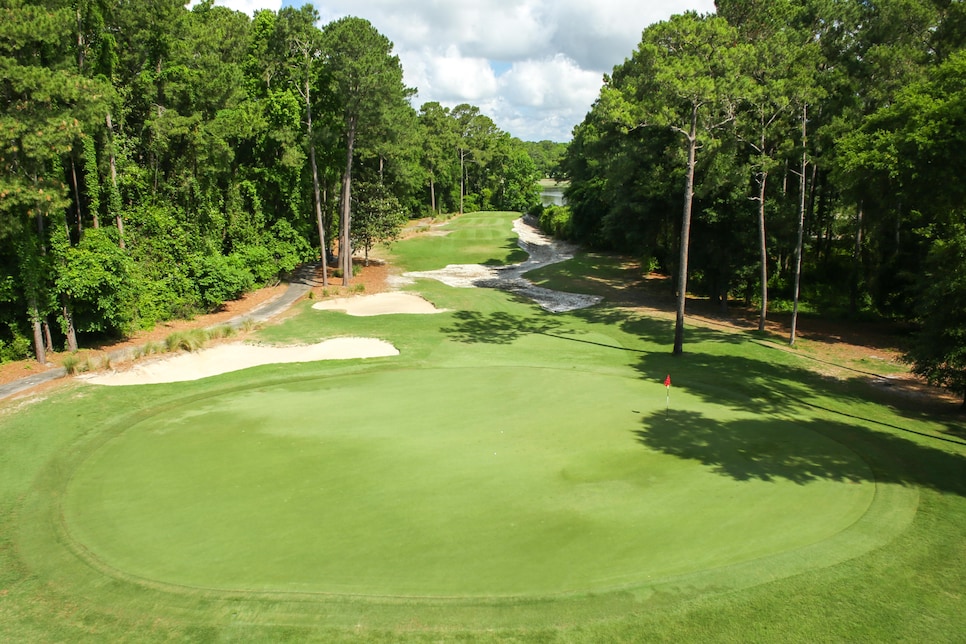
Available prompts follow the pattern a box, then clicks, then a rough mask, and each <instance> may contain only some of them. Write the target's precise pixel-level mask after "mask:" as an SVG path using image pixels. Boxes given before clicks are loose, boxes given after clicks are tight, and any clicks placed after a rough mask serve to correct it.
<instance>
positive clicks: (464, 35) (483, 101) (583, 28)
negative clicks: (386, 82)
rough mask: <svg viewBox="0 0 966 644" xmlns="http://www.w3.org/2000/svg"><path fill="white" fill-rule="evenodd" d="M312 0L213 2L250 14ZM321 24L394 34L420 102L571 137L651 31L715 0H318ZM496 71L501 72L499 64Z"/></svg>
mask: <svg viewBox="0 0 966 644" xmlns="http://www.w3.org/2000/svg"><path fill="white" fill-rule="evenodd" d="M306 1H307V0H284V2H281V3H280V2H279V1H272V0H216V2H217V4H224V5H226V6H230V7H232V8H234V9H238V10H240V11H244V12H245V13H247V14H249V15H251V13H252V11H254V10H255V9H258V8H267V9H273V10H277V9H278V8H279V6H280V4H285V5H293V6H301V5H302V4H304V2H306ZM313 1H314V3H315V6H316V7H317V8H318V10H319V14H320V16H321V19H322V21H321V22H322V24H323V25H324V24H326V23H328V22H331V21H332V20H335V19H338V18H341V17H344V16H347V15H354V16H359V17H362V18H366V19H367V20H369V21H370V22H371V23H372V24H373V25H374V26H375V28H376V29H378V30H379V31H380V33H382V34H384V35H385V36H387V37H388V38H389V39H390V40H392V41H393V43H394V45H395V51H396V53H397V54H399V57H400V60H401V61H402V63H403V70H404V72H405V75H406V83H407V85H409V86H410V87H415V88H416V89H418V90H419V94H418V96H417V97H416V98H415V99H414V106H415V107H419V105H421V104H422V103H424V102H426V101H439V102H440V103H442V104H444V105H448V106H453V105H456V104H458V103H472V104H473V105H477V106H478V107H479V108H480V109H481V110H482V111H483V112H484V113H485V114H487V115H489V116H490V117H491V118H493V120H494V121H495V122H496V123H497V125H498V126H499V127H500V128H501V129H503V130H506V131H507V132H509V133H510V134H512V135H513V136H516V137H519V138H521V139H525V140H542V139H552V140H556V141H566V140H569V139H570V135H571V130H572V129H573V127H574V125H576V124H577V123H579V122H580V121H581V120H582V119H583V117H584V115H585V114H586V113H587V111H588V110H589V109H590V106H591V104H592V103H593V101H594V99H595V98H596V97H597V93H598V92H599V90H600V85H601V80H602V77H603V75H604V74H605V73H609V72H610V71H612V69H613V67H614V66H615V65H618V64H620V63H622V62H623V61H624V59H625V58H627V57H629V56H630V55H631V53H632V52H633V51H634V49H635V48H636V47H637V45H638V43H639V42H640V39H641V33H642V32H643V31H644V29H645V28H646V27H647V26H648V25H650V24H652V23H654V22H658V21H660V20H665V19H667V18H668V17H670V16H671V15H673V14H677V13H683V12H685V11H698V12H700V13H709V12H712V11H714V1H713V0H644V1H642V0H594V1H593V2H588V1H587V0H477V1H476V2H467V3H462V2H453V1H452V0H313ZM494 68H495V69H497V70H499V71H494Z"/></svg>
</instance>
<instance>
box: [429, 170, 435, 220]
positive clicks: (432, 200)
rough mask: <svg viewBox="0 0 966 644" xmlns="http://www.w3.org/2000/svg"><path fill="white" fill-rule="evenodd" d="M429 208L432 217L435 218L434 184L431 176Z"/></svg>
mask: <svg viewBox="0 0 966 644" xmlns="http://www.w3.org/2000/svg"><path fill="white" fill-rule="evenodd" d="M429 207H430V209H431V210H432V212H433V216H434V217H435V216H436V182H435V181H434V180H433V177H432V175H430V177H429Z"/></svg>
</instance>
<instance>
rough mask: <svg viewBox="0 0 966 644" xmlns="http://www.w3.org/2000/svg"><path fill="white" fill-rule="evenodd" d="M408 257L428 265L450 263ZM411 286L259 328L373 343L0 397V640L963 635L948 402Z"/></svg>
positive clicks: (965, 460)
mask: <svg viewBox="0 0 966 644" xmlns="http://www.w3.org/2000/svg"><path fill="white" fill-rule="evenodd" d="M461 221H462V220H455V221H454V222H452V223H451V224H450V225H451V226H454V228H455V229H456V230H457V231H458V230H459V226H460V222H461ZM468 221H469V222H470V224H471V226H472V227H473V228H480V229H483V228H485V221H486V217H481V218H473V219H470V220H468ZM490 221H491V225H492V226H493V227H494V229H495V230H494V231H490V232H487V233H486V234H484V233H483V232H482V230H480V231H478V232H476V233H474V234H473V235H471V237H474V239H467V240H466V241H465V243H466V245H467V246H473V247H475V246H476V245H477V244H478V243H479V242H478V238H480V237H485V236H490V237H491V238H492V239H494V240H496V241H495V242H493V244H494V246H495V248H493V256H494V257H497V258H499V259H500V260H501V261H502V260H504V259H505V258H506V254H505V252H504V250H503V249H502V246H501V243H502V242H501V241H500V240H501V239H503V238H505V235H506V233H505V231H506V230H509V224H508V220H506V219H505V218H504V216H503V215H495V216H493V217H492V219H491V220H490ZM468 225H469V224H468ZM499 231H504V232H503V233H500V232H499ZM454 234H455V233H454ZM501 235H502V237H501ZM450 237H452V235H451V236H450ZM433 239H434V240H437V241H438V240H445V239H448V238H433ZM415 242H419V243H420V244H423V243H425V242H424V241H422V240H419V239H415V240H412V242H408V241H407V242H400V243H399V244H397V246H396V247H395V250H396V251H397V252H398V253H399V256H400V257H401V258H405V257H407V253H408V252H409V251H408V250H407V248H406V247H407V245H409V244H410V243H415ZM472 252H473V253H475V252H476V251H472ZM430 254H431V251H430V250H429V248H428V247H423V248H420V249H418V252H415V254H414V257H416V258H417V259H416V260H415V261H416V262H417V263H419V264H420V265H421V268H422V269H425V268H438V267H440V266H443V265H445V264H447V263H457V262H462V261H464V259H463V258H464V257H467V256H469V255H470V254H471V253H470V252H467V253H463V252H462V251H460V250H459V249H458V248H457V247H455V246H453V247H450V246H446V247H445V254H444V252H443V250H440V254H439V256H438V257H436V259H435V265H430V264H431V263H432V262H430V261H429V258H430ZM457 258H458V259H457ZM454 260H455V261H454ZM406 268H414V267H413V266H409V265H407V266H406ZM565 268H566V267H565ZM582 270H584V269H582ZM586 270H590V269H589V268H587V269H586ZM560 274H562V272H558V276H559V275H560ZM555 279H562V278H559V277H555ZM416 288H418V289H419V290H420V292H422V293H423V294H424V295H426V296H427V298H428V299H430V300H431V301H433V302H434V303H436V304H437V306H440V307H445V308H447V309H450V311H449V312H448V313H444V314H440V315H434V316H405V315H399V316H382V317H374V318H353V317H350V316H347V315H344V314H342V313H338V312H322V311H314V310H312V309H311V308H310V307H309V306H307V305H306V306H303V307H302V308H301V309H300V310H299V311H298V314H297V315H295V316H294V317H291V318H288V319H287V320H286V321H285V322H284V323H282V324H279V325H275V326H271V327H267V328H265V329H263V330H262V331H261V332H260V335H261V336H262V337H263V338H264V339H265V340H266V341H273V342H274V341H286V340H298V341H301V342H313V341H315V340H317V339H321V338H323V337H332V336H338V335H348V334H352V335H373V336H376V337H381V338H384V339H387V340H389V341H391V342H393V343H394V344H396V346H397V347H399V348H400V351H401V355H400V356H398V357H396V358H380V359H376V360H370V361H349V362H341V361H340V362H337V363H336V362H333V363H309V364H304V365H275V366H264V367H259V368H256V369H251V370H247V371H244V372H238V373H234V374H226V375H223V376H219V377H215V378H209V379H205V380H201V381H196V382H190V383H177V384H171V385H154V386H142V387H119V388H99V387H95V386H90V385H68V386H65V387H62V388H61V389H60V390H58V391H56V392H54V393H53V394H50V395H48V397H47V398H46V399H43V400H38V401H36V402H33V403H31V404H24V403H22V402H16V401H13V402H8V403H5V404H4V405H3V406H2V407H0V440H2V441H3V446H4V447H3V449H2V450H0V639H3V640H6V641H108V640H110V641H115V640H116V641H162V640H190V641H196V640H197V641H210V640H242V641H326V642H330V641H363V640H364V641H386V642H389V641H392V642H395V641H434V642H435V641H507V640H511V641H513V640H515V641H578V642H579V641H585V642H600V641H783V642H787V641H792V642H795V641H797V642H815V641H883V640H889V641H929V642H944V641H957V640H959V639H961V634H962V633H963V632H966V613H964V611H962V603H963V590H964V582H963V580H964V579H966V556H964V554H966V457H964V453H966V447H964V442H966V441H964V437H966V427H964V425H963V423H962V421H961V420H960V419H958V418H953V417H946V416H941V415H928V414H924V413H922V412H921V411H912V410H906V408H905V407H904V406H903V404H902V401H901V400H898V399H897V400H893V401H890V403H889V404H882V403H879V402H875V399H876V397H872V396H869V395H868V393H869V390H868V387H867V385H866V384H865V383H864V382H863V381H862V380H860V379H856V380H851V381H850V380H830V379H827V378H823V377H821V376H819V375H817V374H815V373H813V372H812V371H811V370H810V362H809V361H808V360H805V359H801V358H800V357H798V356H797V355H795V354H793V353H788V352H785V351H777V350H774V349H771V348H769V347H767V346H765V345H763V344H761V343H759V342H757V341H756V339H755V336H754V335H734V334H728V333H724V332H720V331H714V330H707V329H689V333H688V342H689V343H688V345H687V347H686V348H687V353H686V355H685V356H682V357H679V358H673V357H672V356H670V355H669V353H670V352H669V341H670V332H671V327H670V322H667V321H663V320H653V319H648V318H644V317H639V316H636V315H633V314H630V313H628V312H627V311H626V310H623V309H620V308H616V307H611V306H608V305H606V304H604V305H601V306H598V307H595V308H593V309H588V310H585V311H579V312H574V313H572V314H565V315H550V314H546V313H543V312H541V311H540V310H539V309H537V308H536V307H534V306H532V305H530V304H528V303H526V302H522V301H517V300H515V299H514V298H512V297H510V296H508V295H507V294H505V293H501V292H497V291H489V290H471V289H465V290H461V289H451V288H448V287H445V286H442V285H439V284H437V283H435V282H429V281H423V282H420V283H419V284H418V285H417V287H416ZM571 290H575V289H571ZM668 373H670V374H672V379H673V383H674V384H673V387H672V389H671V391H670V409H669V410H668V409H666V406H665V405H666V400H667V399H666V395H665V394H666V391H665V389H664V387H663V386H662V382H663V379H664V376H665V375H666V374H668ZM65 419H69V420H70V422H65ZM500 432H502V433H500ZM494 452H495V453H494Z"/></svg>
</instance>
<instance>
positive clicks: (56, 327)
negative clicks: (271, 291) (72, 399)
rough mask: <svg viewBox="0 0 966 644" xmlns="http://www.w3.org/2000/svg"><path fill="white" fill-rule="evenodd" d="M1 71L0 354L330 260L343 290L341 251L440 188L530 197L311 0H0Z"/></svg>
mask: <svg viewBox="0 0 966 644" xmlns="http://www.w3.org/2000/svg"><path fill="white" fill-rule="evenodd" d="M0 70H2V74H0V95H2V100H0V144H2V145H0V270H2V273H0V277H2V279H0V360H7V359H14V358H21V357H23V356H24V355H25V354H26V353H27V352H28V351H30V349H31V348H32V349H33V352H34V354H35V355H36V356H37V358H38V359H40V360H41V361H43V360H44V359H45V354H46V352H47V351H50V350H61V349H74V348H76V347H77V346H78V342H80V343H81V344H83V343H84V342H91V341H95V340H99V339H102V338H105V337H117V336H123V335H125V334H127V333H130V332H133V331H135V330H137V329H139V328H148V327H151V326H153V325H154V324H156V323H158V322H160V321H163V320H167V319H170V318H173V317H180V316H190V315H193V314H195V313H198V312H204V311H210V310H214V309H217V308H218V307H220V306H221V305H222V303H223V302H224V301H226V300H228V299H232V298H235V297H238V296H239V295H241V294H242V293H244V292H245V291H246V290H248V289H251V288H254V287H256V286H258V285H261V284H266V283H270V282H272V281H273V280H275V279H278V277H279V276H280V275H283V274H285V273H286V272H288V271H291V270H293V269H294V268H295V267H296V266H298V265H299V264H302V263H304V262H307V261H312V260H319V259H321V260H323V261H324V260H325V259H326V258H327V257H328V256H329V255H330V254H331V253H334V252H336V251H337V250H339V251H342V252H340V255H341V259H342V260H343V275H344V280H345V281H348V279H349V278H350V277H351V274H352V268H351V260H352V252H351V247H352V245H353V244H354V243H359V244H361V245H362V246H363V247H364V248H363V250H365V251H368V250H370V249H371V248H372V244H374V243H378V242H380V241H384V240H390V239H392V238H393V237H394V236H395V235H396V234H398V229H399V226H400V225H401V221H404V220H405V219H406V218H410V217H420V216H424V215H436V214H439V213H443V212H453V211H455V210H457V209H458V208H459V203H460V196H461V194H462V196H463V198H464V199H465V201H466V202H468V203H470V204H472V206H473V208H477V209H484V208H493V209H511V208H513V209H519V210H526V209H528V208H530V207H532V206H533V205H535V204H536V203H539V201H538V199H537V195H536V193H535V192H534V189H533V186H534V184H535V182H536V180H537V179H538V174H537V170H536V168H535V167H534V166H533V164H532V162H529V157H526V152H525V150H526V148H525V146H524V144H523V142H522V141H519V140H517V139H514V138H512V137H510V136H509V135H508V134H506V133H505V132H502V131H500V130H499V129H498V128H496V126H495V125H493V123H492V121H489V119H488V118H487V117H485V116H484V115H482V114H479V119H480V122H481V123H482V122H483V119H486V120H488V121H489V123H488V124H487V126H486V127H484V128H481V129H478V130H477V131H475V134H474V136H473V137H472V138H464V139H460V140H458V139H457V137H456V132H457V131H458V130H459V127H460V126H459V123H460V117H459V112H457V111H453V110H450V109H449V108H444V107H442V106H438V105H436V106H435V107H434V106H433V105H428V106H424V108H423V109H422V110H420V111H419V112H417V110H416V109H414V108H413V106H412V105H411V104H410V100H411V98H412V95H413V92H412V90H410V89H409V88H407V87H405V86H404V85H403V82H402V68H401V66H400V63H399V59H398V58H397V57H396V56H395V55H394V54H393V53H392V43H391V42H389V40H388V39H387V38H386V37H385V36H383V35H382V34H380V33H379V32H378V31H377V30H376V29H375V28H374V27H373V26H372V25H371V24H370V23H369V22H368V21H366V20H364V19H362V18H355V17H349V18H343V19H341V20H338V21H335V22H333V23H331V24H328V25H320V24H319V19H318V13H317V11H316V10H315V9H314V8H313V7H312V6H311V5H306V6H304V7H302V8H300V9H296V8H294V7H284V8H282V9H280V10H279V11H277V12H274V11H267V10H263V11H259V12H256V13H255V15H254V16H253V17H251V18H249V17H248V16H246V15H245V14H243V13H240V12H235V11H232V10H230V9H227V8H225V7H220V6H215V5H214V3H213V2H212V1H211V0H207V1H203V2H200V3H197V4H196V5H195V6H194V7H192V8H191V9H188V8H186V7H185V5H184V2H182V1H180V0H151V2H149V3H130V2H121V1H119V0H82V1H80V2H76V1H71V2H68V1H67V0H45V1H43V2H41V1H31V0H2V1H0ZM474 109H476V108H474ZM476 112H479V110H478V109H476ZM430 114H432V116H429V115H430ZM461 146H462V147H461ZM525 157H526V158H525ZM467 159H472V164H471V165H470V166H469V167H468V168H467V167H466V164H465V161H466V160H467ZM528 162H529V163H528ZM461 168H462V171H461ZM461 177H462V178H463V182H462V183H461ZM357 182H358V185H359V186H361V188H360V190H359V191H358V194H353V192H354V190H353V189H352V186H353V185H355V184H356V183H357ZM461 186H462V187H463V191H461ZM356 213H359V215H358V217H356V216H355V214H356ZM401 218H402V219H401ZM336 239H339V243H338V244H337V245H336V244H335V240H336ZM346 269H347V270H346Z"/></svg>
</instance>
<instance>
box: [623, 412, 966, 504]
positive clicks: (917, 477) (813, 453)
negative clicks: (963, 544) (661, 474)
mask: <svg viewBox="0 0 966 644" xmlns="http://www.w3.org/2000/svg"><path fill="white" fill-rule="evenodd" d="M642 423H643V425H644V428H643V429H640V430H637V431H635V432H634V434H635V436H636V438H637V441H638V442H639V443H641V444H642V445H644V446H646V447H649V448H651V449H654V450H658V451H661V452H664V453H666V454H672V455H674V456H677V457H679V458H683V459H688V460H692V461H697V462H699V463H701V464H702V465H704V466H706V467H708V468H710V469H711V470H712V471H714V472H715V473H717V474H720V475H722V476H727V477H730V478H732V479H734V480H736V481H750V480H759V481H776V480H779V479H782V480H786V481H791V482H793V483H797V484H799V485H804V484H806V483H809V482H811V481H816V480H830V481H839V482H861V481H867V482H887V483H897V484H900V485H918V486H923V487H927V488H931V489H934V490H937V491H940V492H945V493H952V494H957V495H959V496H966V458H964V457H963V456H962V455H960V454H955V453H951V452H947V451H945V450H942V449H937V448H934V447H931V446H929V445H923V444H919V443H914V442H912V441H909V440H906V439H904V438H902V437H900V436H896V435H893V434H888V433H885V432H879V431H875V430H872V429H869V428H866V427H861V426H858V425H854V424H849V423H844V422H832V421H824V420H805V421H793V420H789V421H787V422H776V420H775V419H773V418H769V419H760V420H759V419H741V420H734V421H728V422H719V421H716V420H715V419H714V418H709V417H707V416H705V415H704V414H701V413H698V412H685V411H672V412H671V414H670V415H669V416H665V413H664V412H655V413H653V414H651V415H650V416H648V417H646V418H644V419H643V421H642ZM804 432H814V433H815V434H818V435H820V436H824V437H826V438H828V439H831V440H833V441H835V442H837V443H840V444H842V445H844V446H846V447H848V448H849V449H850V450H852V452H854V453H855V454H856V455H858V456H859V457H860V458H847V457H846V456H845V455H844V454H843V453H842V452H840V451H838V450H829V449H828V446H827V445H824V444H823V441H815V440H807V434H804Z"/></svg>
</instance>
